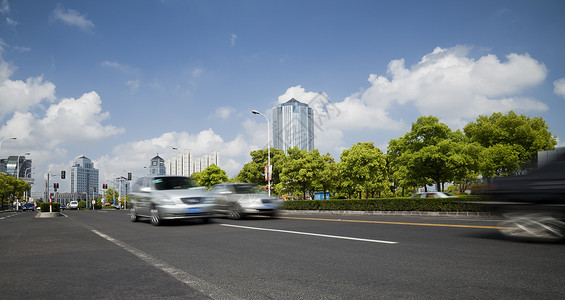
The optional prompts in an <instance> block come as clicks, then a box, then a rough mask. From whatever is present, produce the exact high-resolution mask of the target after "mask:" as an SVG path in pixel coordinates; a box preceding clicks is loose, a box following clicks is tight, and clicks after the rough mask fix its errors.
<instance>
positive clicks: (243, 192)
mask: <svg viewBox="0 0 565 300" xmlns="http://www.w3.org/2000/svg"><path fill="white" fill-rule="evenodd" d="M211 192H212V194H213V195H214V201H215V202H216V204H217V207H216V212H217V213H220V214H226V215H227V216H228V217H229V218H230V219H241V218H242V217H244V216H246V215H267V216H275V215H276V214H277V212H278V211H279V209H280V207H281V201H279V200H278V199H276V198H273V197H269V196H267V195H266V194H265V193H263V192H261V190H260V189H259V188H258V187H257V185H256V184H253V183H237V182H230V183H220V184H217V185H215V186H214V187H213V188H212V190H211Z"/></svg>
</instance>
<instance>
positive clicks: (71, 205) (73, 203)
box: [68, 201, 79, 210]
mask: <svg viewBox="0 0 565 300" xmlns="http://www.w3.org/2000/svg"><path fill="white" fill-rule="evenodd" d="M68 207H69V209H76V210H79V207H78V201H71V202H69V206H68Z"/></svg>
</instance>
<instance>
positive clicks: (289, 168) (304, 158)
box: [279, 147, 319, 198]
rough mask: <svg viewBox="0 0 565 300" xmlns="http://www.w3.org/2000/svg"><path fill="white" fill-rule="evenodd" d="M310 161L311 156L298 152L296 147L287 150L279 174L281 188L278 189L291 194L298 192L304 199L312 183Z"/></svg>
mask: <svg viewBox="0 0 565 300" xmlns="http://www.w3.org/2000/svg"><path fill="white" fill-rule="evenodd" d="M314 151H316V152H317V151H318V150H314ZM318 155H319V153H318ZM310 160H312V155H308V152H306V150H300V149H298V147H294V148H289V149H288V150H287V156H286V158H285V160H284V163H283V164H282V171H281V173H280V185H279V186H281V187H282V188H280V189H281V190H285V191H288V192H291V193H293V192H300V193H302V196H303V197H304V198H306V194H307V193H308V191H311V190H312V188H313V182H314V169H313V165H312V164H309V163H308V162H309V161H310Z"/></svg>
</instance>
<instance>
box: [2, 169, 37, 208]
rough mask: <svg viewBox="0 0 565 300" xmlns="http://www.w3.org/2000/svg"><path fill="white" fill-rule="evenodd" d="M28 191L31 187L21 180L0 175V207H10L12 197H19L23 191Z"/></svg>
mask: <svg viewBox="0 0 565 300" xmlns="http://www.w3.org/2000/svg"><path fill="white" fill-rule="evenodd" d="M30 189H31V186H30V185H29V184H28V183H26V182H25V181H24V180H23V179H21V178H18V179H16V178H14V177H13V176H10V175H6V174H0V200H1V201H2V204H1V207H2V208H4V205H11V202H12V201H14V199H13V197H21V196H22V195H23V193H24V192H25V191H28V190H30Z"/></svg>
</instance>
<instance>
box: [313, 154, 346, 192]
mask: <svg viewBox="0 0 565 300" xmlns="http://www.w3.org/2000/svg"><path fill="white" fill-rule="evenodd" d="M316 168H317V172H316V174H317V175H316V177H315V178H314V186H316V188H318V187H321V189H322V192H323V193H324V200H326V193H328V192H331V191H332V190H334V189H335V188H336V187H337V186H338V183H339V181H340V180H339V171H338V168H337V164H336V163H335V161H334V159H333V157H332V156H331V155H330V154H329V153H326V155H323V156H320V163H318V164H317V165H316Z"/></svg>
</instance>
